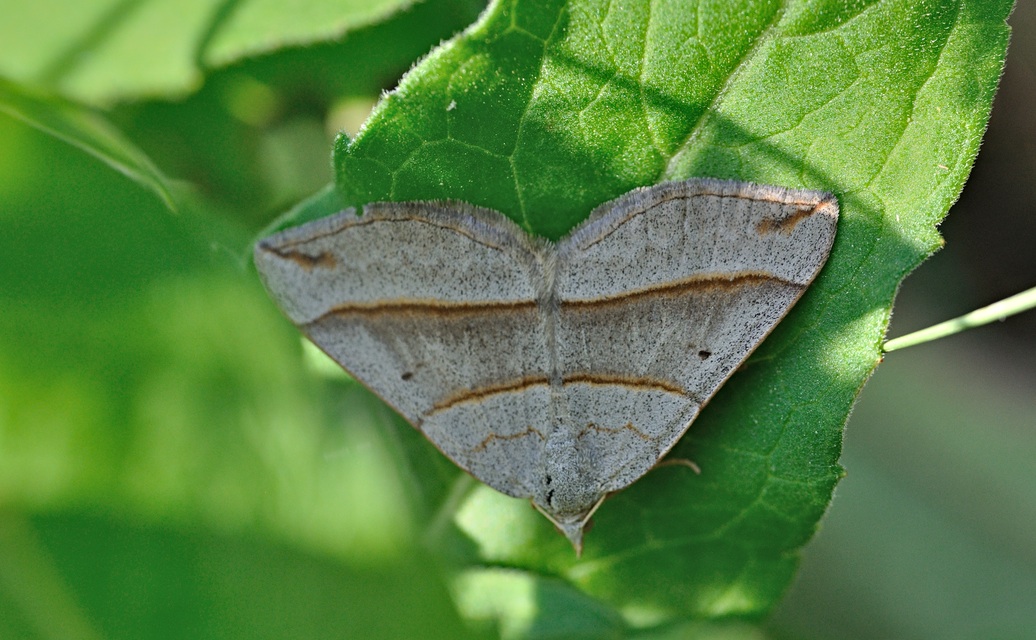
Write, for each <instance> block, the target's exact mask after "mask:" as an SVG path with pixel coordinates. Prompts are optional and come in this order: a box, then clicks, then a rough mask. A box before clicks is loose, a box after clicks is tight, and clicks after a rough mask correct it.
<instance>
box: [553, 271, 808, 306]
mask: <svg viewBox="0 0 1036 640" xmlns="http://www.w3.org/2000/svg"><path fill="white" fill-rule="evenodd" d="M769 283H777V284H780V285H784V286H788V287H794V288H796V289H805V288H806V285H804V284H798V283H797V282H792V281H790V280H785V279H784V278H780V277H778V276H775V275H773V274H772V273H767V272H765V271H737V272H733V273H722V274H717V273H707V274H700V275H693V276H690V277H687V278H683V279H681V280H673V281H670V282H664V283H661V284H657V285H654V286H650V287H645V288H643V289H637V290H634V291H624V292H622V293H616V294H614V295H610V296H601V297H599V298H584V299H578V300H562V301H561V308H562V309H565V308H585V307H597V306H606V305H620V304H626V303H628V302H634V301H636V300H640V299H643V298H654V297H676V296H680V295H684V294H687V293H705V292H709V291H722V290H726V291H733V290H736V289H741V288H744V287H758V286H760V285H764V284H769Z"/></svg>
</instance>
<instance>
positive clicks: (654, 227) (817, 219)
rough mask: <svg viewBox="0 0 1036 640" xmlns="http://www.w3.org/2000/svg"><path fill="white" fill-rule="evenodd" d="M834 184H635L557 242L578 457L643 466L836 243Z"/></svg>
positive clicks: (604, 483)
mask: <svg viewBox="0 0 1036 640" xmlns="http://www.w3.org/2000/svg"><path fill="white" fill-rule="evenodd" d="M837 217H838V204H837V201H836V200H835V199H834V197H833V196H831V195H830V194H824V193H819V192H814V191H794V190H786V189H781V188H778V187H762V186H756V185H751V184H746V183H739V182H728V181H720V180H709V179H694V180H689V181H685V182H673V183H667V184H661V185H657V186H654V187H649V188H646V189H640V190H637V191H633V192H631V193H629V194H627V195H625V196H623V197H621V198H619V199H617V200H615V201H613V202H610V203H607V204H605V205H603V206H602V207H600V208H599V209H598V210H597V211H595V212H594V214H592V215H591V217H590V218H589V219H588V220H587V221H586V222H585V223H584V224H582V225H580V227H578V228H577V229H576V230H575V231H573V233H572V234H571V235H570V236H568V237H567V238H565V239H564V240H562V241H561V242H560V243H559V245H558V256H559V257H558V272H557V295H558V298H559V300H560V311H559V324H558V328H557V333H556V335H557V353H558V359H559V362H560V363H561V368H562V370H563V371H564V372H565V380H566V384H565V389H566V391H567V393H566V397H567V400H568V407H569V415H570V416H571V419H572V422H573V423H574V424H575V425H576V427H577V428H578V429H579V430H578V437H577V444H576V455H577V457H578V459H579V460H580V463H579V464H580V468H581V469H582V470H583V473H585V474H586V482H587V483H590V484H593V483H600V486H601V490H602V491H603V492H607V491H614V490H616V489H619V488H622V487H624V486H626V485H628V484H630V483H631V482H633V481H634V480H636V479H637V478H638V477H640V476H641V475H643V474H644V473H645V472H646V471H647V470H648V469H650V468H651V466H652V465H654V464H655V462H656V461H657V460H658V458H659V457H661V456H662V455H664V454H665V453H666V452H667V451H668V450H669V449H670V448H671V447H672V446H673V445H674V444H675V443H676V442H677V440H678V439H679V438H680V436H681V435H683V433H684V431H686V429H687V427H688V426H689V425H690V422H691V421H692V420H693V419H694V418H695V417H696V416H697V413H698V410H699V409H700V408H701V406H702V405H704V404H705V402H707V401H708V400H709V398H710V397H712V395H713V394H714V393H715V392H716V390H717V389H718V388H719V387H720V385H722V384H723V382H724V381H725V380H726V379H727V378H728V377H729V376H730V375H731V374H732V373H733V372H734V370H735V369H736V368H737V367H738V365H740V364H741V363H742V362H743V361H744V360H745V358H746V357H747V356H748V355H749V354H750V353H751V352H752V350H753V349H755V347H756V346H757V345H758V344H759V343H760V342H761V341H762V340H763V338H765V337H766V335H767V334H768V333H769V332H770V331H771V330H772V329H773V327H774V326H775V325H776V324H777V323H778V322H779V321H780V319H781V318H782V317H784V315H785V314H786V313H787V312H788V310H789V309H790V308H791V306H792V305H793V304H794V303H795V301H796V300H798V298H799V296H801V295H802V293H803V291H804V290H805V288H806V287H807V286H808V285H809V284H810V282H811V281H812V280H813V278H814V277H815V276H816V274H817V273H818V272H819V271H820V268H821V267H822V266H823V264H824V262H825V260H826V259H827V256H828V253H829V252H830V250H831V246H832V243H833V241H834V236H835V229H836V226H837Z"/></svg>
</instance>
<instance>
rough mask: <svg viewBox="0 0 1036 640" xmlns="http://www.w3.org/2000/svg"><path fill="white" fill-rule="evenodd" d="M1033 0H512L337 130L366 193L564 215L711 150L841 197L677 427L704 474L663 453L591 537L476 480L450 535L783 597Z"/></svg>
mask: <svg viewBox="0 0 1036 640" xmlns="http://www.w3.org/2000/svg"><path fill="white" fill-rule="evenodd" d="M1011 4H1012V3H1011V2H1010V1H1009V0H998V1H996V2H975V1H968V0H895V1H893V2H886V3H880V4H878V3H866V2H859V3H851V4H845V3H833V2H822V1H817V2H809V1H805V0H803V1H799V2H792V3H790V4H788V3H785V4H781V3H778V2H773V1H766V0H744V1H742V2H729V3H722V4H710V3H695V2H676V1H673V2H665V3H646V2H645V3H625V4H616V3H609V2H605V1H603V0H601V1H596V0H571V1H569V2H565V1H563V0H552V1H551V2H546V3H544V2H539V3H533V2H527V1H523V0H502V1H499V2H495V3H494V4H493V5H492V6H491V8H490V9H489V10H488V11H487V12H486V13H485V14H484V15H483V18H482V19H481V20H480V21H479V23H478V24H477V25H475V26H473V27H472V28H471V29H469V30H468V31H467V32H465V33H464V34H463V35H462V36H460V37H458V38H456V39H454V40H453V41H451V42H450V43H448V44H446V45H445V46H443V47H442V48H440V49H438V50H436V51H435V52H433V53H432V54H431V55H430V56H429V57H428V58H427V59H426V60H425V61H424V62H423V63H422V64H420V65H419V66H418V67H416V68H415V69H414V70H413V71H412V72H411V73H410V74H408V75H407V76H406V77H405V78H404V80H403V81H402V82H401V83H400V86H399V88H398V89H397V90H396V91H394V92H393V93H391V94H389V95H388V96H387V97H386V98H385V99H384V100H383V101H382V102H381V104H380V105H379V106H378V107H377V108H376V109H375V112H374V113H373V114H372V117H371V119H370V120H369V121H368V123H367V125H366V126H365V127H364V129H363V130H362V131H361V133H360V134H359V135H358V136H357V137H356V138H355V139H354V140H349V139H347V138H345V137H342V138H340V139H339V141H338V143H337V145H336V150H335V166H336V171H337V185H338V187H339V189H340V191H341V193H342V196H343V199H344V200H345V203H346V204H349V205H357V206H358V205H362V204H364V203H367V202H373V201H384V200H397V201H405V200H431V199H447V198H451V199H457V200H463V201H467V202H471V203H474V204H478V205H482V206H486V207H490V208H493V209H497V210H499V211H501V212H503V213H504V214H506V215H508V216H509V217H511V218H512V219H514V220H515V221H517V222H518V223H519V224H521V225H522V226H523V227H525V228H526V229H528V230H529V231H530V232H533V233H536V234H539V235H543V236H546V237H548V238H557V237H559V236H561V235H563V234H564V233H565V232H566V231H568V230H569V229H571V228H572V227H573V226H574V225H575V224H577V223H578V222H579V221H580V220H582V219H583V218H585V216H586V215H588V214H589V212H590V211H591V210H592V209H593V208H594V207H595V206H597V205H598V204H600V203H601V202H603V201H606V200H608V199H610V198H613V197H616V196H618V195H620V194H622V193H624V192H625V191H628V190H630V189H632V188H634V187H636V186H639V185H643V184H651V183H656V182H659V181H663V180H671V179H682V178H687V177H690V176H699V175H705V176H713V177H719V178H731V179H741V180H751V181H754V182H759V183H765V184H778V185H784V186H790V187H810V188H819V189H825V190H830V191H833V192H835V193H836V195H837V196H838V197H839V201H840V203H841V206H842V219H841V221H840V225H839V237H838V239H837V241H836V246H835V249H834V252H833V253H832V256H831V259H830V261H829V262H828V265H827V267H826V268H825V271H824V273H823V274H822V275H821V277H820V278H819V279H818V281H817V282H816V283H815V284H814V285H813V287H812V288H811V290H810V291H809V292H808V293H807V295H806V296H805V297H804V298H803V300H802V301H801V302H800V303H799V305H798V306H797V307H796V309H795V310H794V311H793V313H792V314H791V315H790V316H789V317H788V318H787V319H786V320H785V321H784V322H783V323H782V324H781V325H780V326H779V327H778V329H777V330H776V331H775V332H774V334H773V335H772V336H771V337H770V338H769V339H768V340H767V341H766V343H765V344H764V346H763V347H762V348H761V349H760V350H759V351H758V352H757V353H756V354H755V356H754V357H753V358H752V359H751V360H750V362H749V363H748V364H747V365H746V366H745V367H743V368H742V370H741V371H740V372H739V373H738V374H737V375H736V376H735V377H734V378H733V379H732V380H731V382H730V383H729V384H728V385H727V386H726V387H725V388H724V389H723V390H722V391H721V392H720V393H719V395H717V397H716V398H715V399H714V400H713V402H712V404H711V405H710V406H709V408H708V409H707V410H706V411H705V412H704V413H703V416H702V417H701V419H700V420H699V421H698V422H697V423H696V424H695V426H694V427H693V428H692V430H691V432H690V433H689V434H688V436H687V437H685V438H684V439H683V441H682V442H681V443H680V445H678V447H677V448H676V450H675V451H674V453H673V455H674V456H675V457H682V458H687V459H691V460H694V461H695V462H696V463H697V464H698V465H699V466H700V467H701V468H702V475H700V476H697V475H695V474H694V473H693V472H691V471H690V470H688V469H687V468H685V467H681V466H669V467H664V468H660V469H659V470H657V471H655V472H654V473H651V474H649V475H648V476H647V477H646V478H644V479H642V480H641V481H640V482H638V483H637V484H636V485H634V486H633V487H631V488H630V489H628V490H626V491H624V492H622V493H621V494H619V495H616V496H614V497H613V498H612V499H611V500H609V501H608V502H607V503H606V504H605V505H604V506H603V507H602V508H601V509H600V511H599V512H598V515H597V516H596V517H595V520H596V527H595V528H594V530H593V531H592V532H590V533H589V534H588V536H587V539H586V552H585V554H584V557H583V558H582V559H581V560H577V559H576V558H574V557H573V555H572V553H571V550H570V549H568V548H566V543H565V542H564V540H563V539H561V537H560V536H559V535H557V534H556V533H555V532H554V531H552V530H551V528H550V526H549V525H548V524H547V523H546V522H545V521H544V520H543V519H542V518H540V517H539V516H538V515H537V514H535V513H534V512H532V510H530V509H529V508H528V505H525V504H521V503H520V502H518V501H514V500H511V499H509V498H505V497H503V496H500V495H498V494H496V493H494V492H492V491H490V490H488V489H486V488H485V487H475V488H474V490H472V491H469V492H468V493H467V494H466V497H465V498H463V499H456V498H454V502H453V503H452V504H449V505H444V508H448V509H450V510H452V512H453V513H454V521H455V524H456V526H457V529H456V531H455V532H453V533H450V532H447V531H445V530H440V533H442V535H441V537H440V541H441V542H442V544H444V545H447V546H446V547H444V548H450V549H453V550H454V552H458V553H462V554H463V553H467V554H468V555H467V556H466V561H467V562H472V563H479V564H481V563H490V564H501V565H505V566H508V567H510V568H511V569H512V570H514V571H518V570H521V569H524V570H526V571H528V572H530V574H531V575H544V576H554V577H557V578H560V579H562V580H565V581H567V582H568V583H570V584H572V585H574V586H576V587H577V588H579V589H581V590H583V591H584V593H586V594H588V595H590V596H592V597H594V598H596V599H599V600H600V601H602V602H606V603H609V604H610V605H611V606H613V607H614V608H615V609H616V611H618V612H619V613H621V615H622V616H623V617H624V619H625V620H626V622H627V623H628V624H631V625H633V626H636V627H648V626H652V625H659V624H664V623H666V622H668V621H671V620H674V619H681V618H712V617H723V616H731V615H734V616H759V615H762V614H763V613H765V612H766V611H768V610H769V609H770V608H772V606H773V605H774V603H775V602H776V601H777V599H778V598H779V596H780V594H781V593H783V591H784V589H785V588H786V586H787V584H788V582H789V581H790V579H791V577H792V575H793V573H794V571H795V567H796V563H797V549H798V548H800V547H801V546H802V545H803V544H804V543H805V542H806V541H807V540H808V539H809V538H810V536H811V535H812V534H813V531H814V530H815V528H816V525H817V522H818V520H819V518H820V517H821V515H822V514H823V512H824V510H825V508H826V506H827V504H828V502H829V501H830V498H831V493H832V491H833V489H834V485H835V483H836V482H837V480H838V478H839V477H840V475H841V469H840V467H839V466H838V463H837V461H838V455H839V452H840V449H841V435H842V426H843V425H844V423H845V420H846V417H847V415H848V413H849V410H850V408H851V406H852V404H853V402H854V400H855V398H856V396H857V394H858V392H859V390H860V388H861V386H862V385H863V383H864V381H865V380H866V378H867V376H868V375H869V374H870V372H871V371H872V369H873V368H874V366H875V365H876V364H877V362H878V359H879V349H878V346H879V344H880V342H881V339H882V336H883V333H884V330H885V327H886V325H887V322H888V317H889V310H890V307H891V302H892V298H893V295H894V293H895V290H896V288H897V286H898V283H899V282H900V281H901V280H902V278H903V277H904V276H905V275H906V274H907V273H908V272H909V271H910V270H911V269H913V268H914V267H915V266H916V265H917V264H919V263H920V262H921V261H922V260H923V259H924V258H925V257H926V256H927V255H929V254H930V253H931V252H932V251H933V250H934V249H935V248H937V247H938V246H939V237H938V235H937V233H936V230H935V225H936V223H938V221H939V220H941V218H942V217H943V216H944V215H945V213H946V211H947V209H948V207H949V205H950V204H951V203H952V202H953V201H954V200H955V199H956V197H957V195H958V194H959V192H960V189H961V188H962V186H963V183H964V180H965V178H966V177H967V175H968V172H969V170H970V167H971V163H972V161H973V159H974V157H975V154H976V152H977V149H978V144H979V140H980V138H981V135H982V132H983V130H984V127H985V124H986V121H987V119H988V115H989V109H990V105H991V102H992V97H993V93H994V91H995V88H996V82H997V79H998V77H999V73H1000V70H1001V68H1002V65H1003V60H1004V55H1005V49H1006V44H1007V39H1008V33H1009V32H1008V28H1007V26H1006V24H1005V22H1004V21H1005V18H1006V16H1007V14H1008V13H1009V11H1010V8H1011ZM428 449H431V446H430V445H429V446H428ZM458 536H459V537H458ZM465 541H466V542H465ZM458 550H464V551H458ZM459 588H460V590H461V596H460V597H461V600H462V601H463V600H464V599H465V597H466V596H465V595H464V586H463V585H461V586H460V587H459ZM505 609H506V608H505ZM498 615H499V616H500V619H501V620H504V621H508V620H511V621H513V620H520V619H523V616H525V615H526V613H525V612H524V611H523V610H521V609H520V607H519V605H518V604H515V609H514V610H512V611H507V610H500V611H499V612H498ZM504 624H505V625H506V624H509V623H507V622H505V623H504Z"/></svg>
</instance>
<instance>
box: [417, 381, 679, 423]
mask: <svg viewBox="0 0 1036 640" xmlns="http://www.w3.org/2000/svg"><path fill="white" fill-rule="evenodd" d="M549 384H550V377H549V376H547V375H537V376H524V377H522V378H518V379H516V380H509V381H507V382H501V383H496V384H489V385H485V386H482V387H477V388H475V389H462V390H460V391H458V392H456V393H454V394H453V395H450V396H447V397H446V398H444V399H442V400H440V401H439V402H436V403H435V404H434V405H433V406H432V408H431V409H430V410H429V411H428V414H426V415H430V414H433V413H438V412H440V411H446V410H447V409H450V408H452V407H454V406H456V405H458V404H463V403H465V402H479V401H481V400H484V399H485V398H488V397H490V396H494V395H497V394H501V393H513V392H515V391H522V390H525V389H529V388H532V387H536V386H548V385H549ZM567 384H593V385H609V386H621V387H627V388H633V389H638V390H642V391H664V392H666V393H674V394H677V395H681V396H684V397H688V398H691V400H692V401H694V402H697V400H696V399H695V398H694V397H693V396H691V394H689V393H688V392H687V391H686V390H685V389H684V388H683V387H681V386H680V385H678V384H676V383H674V382H670V381H668V380H659V379H657V378H646V377H643V376H620V375H612V374H597V373H575V374H571V375H566V376H564V378H563V379H562V381H561V385H562V386H564V385H567Z"/></svg>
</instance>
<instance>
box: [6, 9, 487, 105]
mask: <svg viewBox="0 0 1036 640" xmlns="http://www.w3.org/2000/svg"><path fill="white" fill-rule="evenodd" d="M425 4H427V5H429V6H428V7H427V9H426V8H425V7H423V5H425ZM474 4H477V3H476V2H475V0H466V1H463V2H460V3H457V2H448V1H446V2H444V1H443V0H428V1H427V2H420V0H416V1H415V0H376V1H372V0H347V1H345V2H326V1H324V0H306V1H305V2H292V3H283V2H273V1H271V0H242V1H240V2H227V1H224V0H189V1H187V2H184V1H183V0H147V1H142V0H84V1H82V2H75V3H67V2H63V1H62V0H41V2H20V3H12V4H11V5H10V6H5V7H4V20H3V21H0V42H3V43H4V50H3V51H2V52H0V74H3V75H6V76H8V77H10V78H14V79H16V80H19V81H23V82H32V83H33V84H37V85H40V86H45V87H48V88H51V89H53V90H55V91H58V92H60V93H62V94H64V95H68V96H73V97H75V98H76V99H78V100H82V101H85V102H88V103H91V104H108V103H112V102H118V101H126V100H133V99H139V98H141V97H147V96H179V95H183V94H186V93H189V92H191V91H193V90H195V89H197V88H198V87H199V86H200V85H201V84H202V81H203V79H204V75H205V71H207V70H209V69H212V68H218V67H225V66H227V65H229V64H232V63H234V62H236V61H238V60H241V59H243V58H245V57H248V56H254V55H256V54H260V53H266V52H271V51H277V50H281V49H283V48H284V47H285V46H286V45H289V46H305V45H313V44H317V43H326V42H331V41H337V40H341V39H343V38H344V37H345V36H346V35H347V34H351V33H352V32H355V31H357V30H363V29H364V28H366V27H370V26H373V25H377V24H381V23H386V22H392V21H395V20H396V19H397V17H398V18H400V19H402V20H403V21H404V22H408V17H409V16H411V15H415V16H416V15H418V14H420V15H421V16H422V20H423V21H424V22H425V23H427V24H428V26H429V28H430V29H431V30H433V31H434V30H436V29H438V28H439V27H440V25H441V23H442V22H443V21H444V19H445V21H446V22H450V21H451V20H452V21H455V20H457V19H458V18H459V19H461V20H465V19H466V17H467V16H468V15H470V14H471V11H472V9H473V5H474ZM415 5H416V6H415ZM429 12H430V13H431V14H432V16H431V17H430V18H429V16H428V15H427V14H428V13H429ZM416 24H419V25H420V24H421V23H420V22H418V23H416ZM458 24H461V25H462V24H464V22H460V23H458ZM408 35H409V37H410V40H411V41H415V42H422V41H423V40H424V37H423V34H422V33H421V29H420V28H419V29H418V30H417V31H416V32H415V31H414V30H409V32H408ZM376 53H377V52H376ZM395 53H398V49H395V48H391V50H390V52H389V55H392V54H395Z"/></svg>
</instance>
